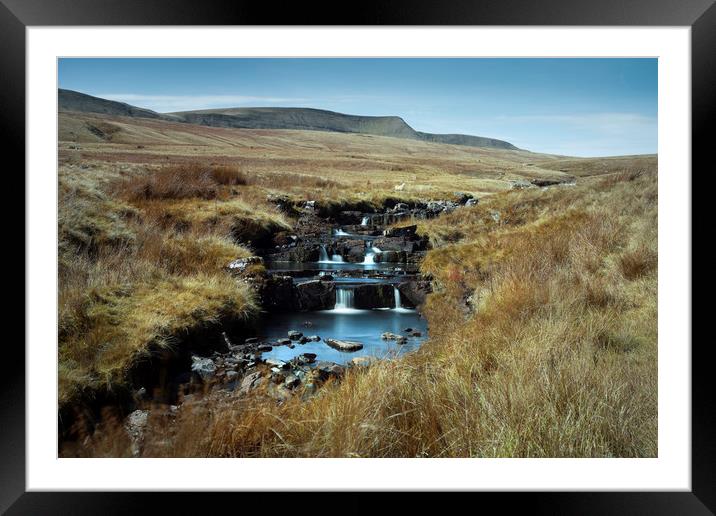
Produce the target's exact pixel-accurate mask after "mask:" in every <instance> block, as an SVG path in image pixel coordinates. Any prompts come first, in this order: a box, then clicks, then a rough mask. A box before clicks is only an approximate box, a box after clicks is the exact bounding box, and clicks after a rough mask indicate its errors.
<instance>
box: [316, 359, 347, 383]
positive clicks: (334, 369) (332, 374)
mask: <svg viewBox="0 0 716 516" xmlns="http://www.w3.org/2000/svg"><path fill="white" fill-rule="evenodd" d="M314 370H315V371H316V373H317V374H318V378H319V379H320V380H323V381H325V380H328V379H329V378H340V377H341V376H343V373H344V372H345V369H344V368H343V366H340V365H338V364H336V363H334V362H326V361H323V360H322V361H320V362H318V363H317V364H316V367H315V369H314Z"/></svg>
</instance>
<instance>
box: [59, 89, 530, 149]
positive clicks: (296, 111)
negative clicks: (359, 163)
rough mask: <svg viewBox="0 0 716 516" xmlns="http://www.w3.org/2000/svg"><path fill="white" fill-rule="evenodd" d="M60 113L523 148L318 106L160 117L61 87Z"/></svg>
mask: <svg viewBox="0 0 716 516" xmlns="http://www.w3.org/2000/svg"><path fill="white" fill-rule="evenodd" d="M58 109H59V111H61V112H62V111H80V112H86V113H102V114H109V115H119V116H130V117H138V118H153V119H162V120H168V121H173V122H184V123H189V124H195V125H203V126H209V127H224V128H236V129H297V130H309V131H326V132H338V133H358V134H371V135H376V136H389V137H395V138H407V139H412V140H422V141H428V142H433V143H443V144H449V145H464V146H468V147H488V148H498V149H506V150H519V149H518V148H517V147H516V146H514V145H512V144H511V143H509V142H507V141H504V140H499V139H496V138H488V137H484V136H473V135H466V134H434V133H425V132H421V131H416V130H415V129H413V128H412V127H411V126H410V125H409V124H408V123H407V122H406V121H405V120H403V119H402V118H401V117H399V116H363V115H351V114H345V113H338V112H335V111H329V110H324V109H317V108H296V107H245V108H242V107H236V108H217V109H199V110H192V111H176V112H171V113H158V112H156V111H152V110H150V109H144V108H140V107H137V106H132V105H130V104H126V103H123V102H117V101H113V100H107V99H103V98H100V97H94V96H92V95H87V94H85V93H81V92H77V91H73V90H66V89H62V88H60V89H58Z"/></svg>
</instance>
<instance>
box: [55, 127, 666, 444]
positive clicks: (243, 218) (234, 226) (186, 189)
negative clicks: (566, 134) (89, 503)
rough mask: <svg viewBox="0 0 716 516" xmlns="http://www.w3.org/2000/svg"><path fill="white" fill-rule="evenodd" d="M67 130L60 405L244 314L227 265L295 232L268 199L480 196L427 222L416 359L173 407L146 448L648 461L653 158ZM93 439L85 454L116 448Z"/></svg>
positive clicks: (115, 382) (652, 396)
mask: <svg viewBox="0 0 716 516" xmlns="http://www.w3.org/2000/svg"><path fill="white" fill-rule="evenodd" d="M89 126H93V127H96V128H102V133H103V134H105V135H109V137H106V136H105V137H101V136H98V135H97V134H96V131H94V130H92V129H91V128H90V127H89ZM59 134H60V142H59V161H60V167H59V190H60V199H59V228H58V229H59V241H60V248H59V258H60V263H59V285H60V292H59V361H60V371H59V375H60V402H61V403H68V402H71V401H72V400H75V399H77V397H78V396H80V395H82V394H83V393H87V392H90V391H92V390H93V389H100V388H106V387H109V388H116V387H118V386H121V384H122V382H123V378H124V375H125V374H126V372H127V371H128V369H129V368H131V367H132V365H133V364H135V363H136V362H137V360H141V359H142V357H146V354H147V352H148V350H149V349H152V348H156V347H159V348H161V347H171V346H173V345H175V343H176V342H177V341H178V340H179V339H180V337H181V336H182V335H185V334H186V333H187V332H188V331H191V330H193V329H196V328H202V327H207V326H211V325H212V324H216V323H217V321H219V320H223V319H226V318H233V319H237V320H245V321H250V320H251V319H252V318H253V317H255V314H256V305H255V301H254V299H253V297H252V294H251V291H250V289H248V287H247V285H245V284H244V283H243V282H241V281H237V280H235V279H233V278H232V277H230V276H229V275H228V274H227V273H226V272H225V271H224V270H223V266H224V265H225V264H226V263H227V262H228V261H230V260H231V259H233V258H236V257H241V256H247V255H249V254H251V253H252V250H251V246H252V242H254V241H255V240H256V239H257V238H260V236H261V235H262V234H263V233H264V232H268V233H270V232H274V231H277V230H279V229H282V228H288V227H290V224H291V223H292V222H291V220H289V219H287V218H286V217H285V216H284V215H282V214H281V213H279V212H278V211H277V208H276V207H275V206H274V205H273V203H272V202H270V201H269V199H268V196H269V195H275V194H282V195H288V196H290V197H294V198H296V199H304V200H305V199H316V200H331V201H332V202H341V201H342V200H355V199H363V200H369V201H374V202H379V201H380V200H382V199H385V198H387V197H396V196H399V197H400V198H405V199H410V198H422V199H431V198H432V199H440V198H447V197H448V196H450V195H453V194H454V192H455V191H458V190H460V191H466V192H469V193H472V194H474V195H476V196H478V197H480V199H481V200H480V203H479V204H478V205H477V206H474V207H470V208H460V209H459V210H456V211H455V212H454V213H453V214H451V215H447V216H444V217H441V218H439V219H436V220H431V221H425V222H420V224H419V232H420V233H421V234H424V235H427V236H428V237H429V238H430V239H431V241H432V243H433V247H434V249H433V250H432V251H430V252H429V253H428V255H427V257H426V259H425V261H424V262H423V264H422V271H423V273H425V274H427V275H430V276H432V277H433V281H434V285H435V293H434V294H432V295H431V296H430V297H429V298H428V303H427V305H426V312H425V313H426V316H427V318H428V322H429V325H430V340H429V341H428V342H427V343H426V344H425V345H424V346H423V347H422V348H421V349H420V350H419V351H418V352H416V353H414V354H410V355H408V356H406V357H404V358H402V359H399V360H394V361H386V362H381V363H379V364H376V365H374V366H372V367H371V368H369V369H367V370H361V371H357V370H355V371H350V372H349V374H348V375H347V376H346V378H345V379H344V380H343V381H342V382H341V383H340V384H334V385H330V384H329V385H328V386H325V387H324V388H322V390H321V391H320V395H318V396H316V397H314V398H311V399H310V400H309V401H306V402H302V401H300V400H299V399H298V398H297V399H293V400H289V401H288V402H286V403H283V404H281V405H277V404H276V402H275V400H274V399H269V398H265V397H263V396H262V394H261V393H260V392H258V393H257V394H256V395H255V396H252V397H248V398H246V399H243V400H236V399H231V400H226V399H221V398H212V399H208V400H200V401H198V402H196V403H185V404H184V405H183V406H182V409H181V412H180V414H179V415H178V417H177V422H176V424H175V425H173V426H171V427H168V426H166V424H165V422H164V421H163V420H157V421H151V422H150V424H151V425H152V428H153V430H154V431H153V432H152V435H154V436H156V439H153V440H152V442H149V443H148V444H147V447H146V451H145V454H146V455H147V456H165V455H179V456H207V455H212V456H213V455H218V456H377V457H388V456H410V457H415V456H448V457H453V456H655V455H656V450H657V441H656V436H657V427H656V421H657V419H656V417H657V404H656V401H657V396H656V394H657V393H656V380H657V378H656V358H657V356H656V342H657V333H656V322H657V312H656V289H657V256H656V250H657V241H656V234H657V175H656V158H655V157H641V156H637V157H623V158H609V159H593V160H590V159H574V158H569V159H567V158H564V157H557V156H547V155H539V154H534V153H529V152H526V151H510V150H504V149H490V148H473V147H466V146H453V145H444V144H435V143H430V142H424V141H417V140H408V139H401V138H389V137H379V136H371V135H358V134H339V133H328V132H316V131H292V130H283V131H275V130H245V129H229V128H217V127H202V126H198V125H191V124H183V123H176V122H169V121H165V120H151V119H146V118H131V117H123V116H100V115H92V114H86V113H84V114H80V113H61V114H60V117H59ZM575 176H576V177H578V180H577V185H576V186H556V187H549V188H546V189H539V188H530V189H525V190H513V189H512V182H513V181H516V180H529V179H534V178H557V179H562V180H564V179H566V178H568V177H575ZM401 183H405V186H404V188H403V189H402V190H400V191H396V190H395V186H396V185H399V184H401ZM122 435H123V434H122ZM107 438H109V440H106V439H107ZM96 439H97V440H96V442H95V445H94V447H91V448H90V450H91V451H92V453H93V454H95V455H110V454H115V455H116V454H124V453H128V450H127V449H125V448H123V446H124V444H123V443H124V442H125V441H123V439H124V438H123V437H122V436H121V435H108V434H106V433H105V434H103V436H102V435H98V436H96Z"/></svg>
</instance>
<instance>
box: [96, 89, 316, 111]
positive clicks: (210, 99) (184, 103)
mask: <svg viewBox="0 0 716 516" xmlns="http://www.w3.org/2000/svg"><path fill="white" fill-rule="evenodd" d="M96 96H97V97H101V98H103V99H109V100H115V101H117V102H126V103H127V104H132V105H135V106H138V107H143V108H147V109H152V110H154V111H159V112H160V113H161V112H171V111H188V110H193V109H212V108H227V107H236V106H246V105H251V106H259V105H261V106H266V105H282V104H296V103H305V102H311V99H309V98H300V97H264V96H254V95H145V94H138V93H111V92H110V93H97V94H96Z"/></svg>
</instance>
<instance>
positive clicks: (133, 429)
mask: <svg viewBox="0 0 716 516" xmlns="http://www.w3.org/2000/svg"><path fill="white" fill-rule="evenodd" d="M148 420H149V411H148V410H135V411H134V412H132V413H131V414H129V416H127V419H126V421H125V422H124V429H125V431H126V432H127V435H128V436H129V440H130V443H131V444H130V448H131V451H132V456H133V457H139V456H140V455H141V453H142V448H143V447H144V432H145V430H146V428H147V422H148Z"/></svg>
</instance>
